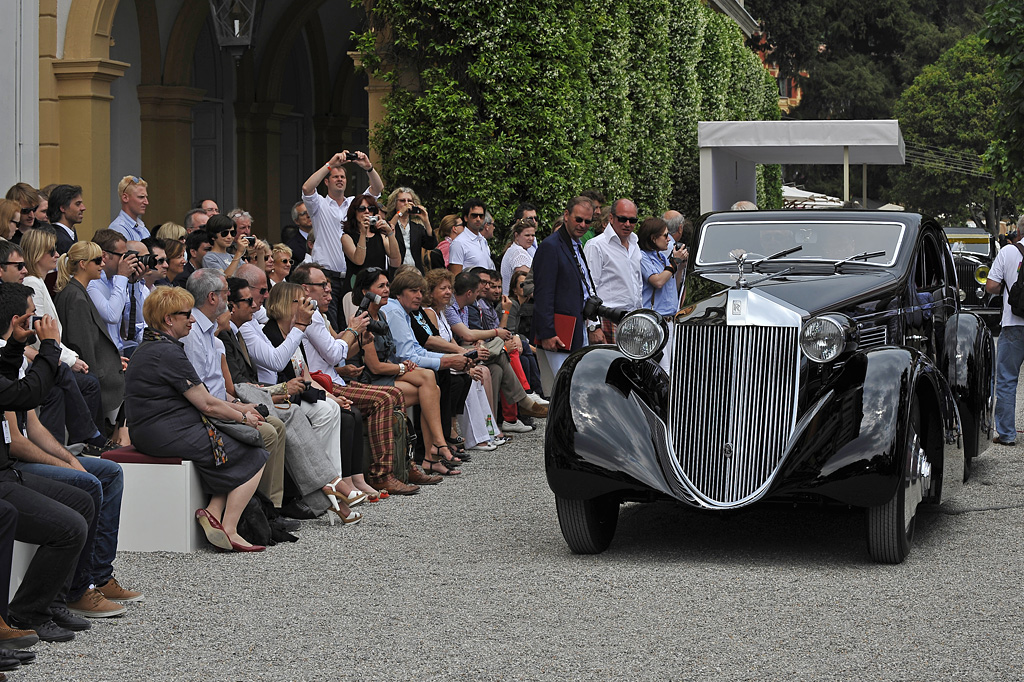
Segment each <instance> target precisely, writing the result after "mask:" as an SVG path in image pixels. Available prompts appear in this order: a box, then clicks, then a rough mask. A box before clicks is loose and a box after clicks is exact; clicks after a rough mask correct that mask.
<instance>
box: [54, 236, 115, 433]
mask: <svg viewBox="0 0 1024 682" xmlns="http://www.w3.org/2000/svg"><path fill="white" fill-rule="evenodd" d="M103 258H104V257H103V250H102V249H100V246H99V244H97V243H95V242H76V243H75V244H74V245H72V247H71V248H70V249H68V252H67V253H65V254H64V255H62V256H61V257H60V258H59V259H58V261H57V285H56V287H55V289H56V291H57V295H56V296H55V297H54V301H53V303H54V307H55V308H56V310H57V315H58V317H59V319H60V324H61V330H62V332H61V334H62V335H61V342H62V343H63V344H64V345H65V346H67V347H68V348H70V349H71V350H73V351H75V352H76V353H78V357H79V358H81V359H82V361H83V362H85V364H86V365H88V366H89V373H90V374H92V375H93V376H95V377H96V378H97V379H99V382H100V390H101V400H102V402H103V413H104V415H105V416H106V419H107V421H110V422H111V423H114V422H116V421H118V419H117V414H118V412H119V410H120V409H121V404H122V403H123V402H124V370H125V367H126V366H127V361H126V360H123V359H122V358H121V352H120V351H119V350H118V348H117V346H116V345H115V344H114V342H113V340H111V338H110V334H109V333H108V332H107V323H106V322H105V321H104V320H103V318H102V317H100V312H99V311H98V310H97V309H96V306H95V305H93V302H92V299H91V298H89V294H88V292H87V291H86V287H87V286H89V282H91V281H93V280H95V279H99V278H100V274H101V273H102V272H103ZM120 442H124V441H123V440H121V441H120Z"/></svg>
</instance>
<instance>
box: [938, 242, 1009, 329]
mask: <svg viewBox="0 0 1024 682" xmlns="http://www.w3.org/2000/svg"><path fill="white" fill-rule="evenodd" d="M946 239H947V240H948V241H949V248H950V249H951V250H952V251H953V265H954V267H955V268H956V276H957V284H958V286H959V291H958V292H957V294H958V295H959V297H960V308H961V309H963V310H973V311H974V312H976V313H978V315H980V316H981V319H983V320H985V323H986V324H987V325H988V328H989V329H990V330H991V331H992V333H993V334H998V333H999V323H1000V320H1001V318H1002V314H1003V310H1002V308H1003V304H1002V297H1001V296H999V295H995V296H993V295H992V294H989V293H987V292H986V291H985V282H987V281H988V269H989V268H990V267H991V266H992V261H993V260H995V258H996V254H997V253H999V247H998V246H997V245H996V239H995V237H993V236H992V235H991V234H989V232H988V230H983V229H981V228H978V227H947V228H946Z"/></svg>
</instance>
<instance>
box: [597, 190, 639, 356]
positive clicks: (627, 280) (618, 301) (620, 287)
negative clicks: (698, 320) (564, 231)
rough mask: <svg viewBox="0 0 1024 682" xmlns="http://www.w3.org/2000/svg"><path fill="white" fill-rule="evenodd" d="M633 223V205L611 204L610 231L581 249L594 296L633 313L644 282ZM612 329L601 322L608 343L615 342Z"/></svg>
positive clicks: (608, 321) (608, 323) (637, 305)
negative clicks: (588, 271)
mask: <svg viewBox="0 0 1024 682" xmlns="http://www.w3.org/2000/svg"><path fill="white" fill-rule="evenodd" d="M636 223H637V213H636V204H634V203H633V202H632V201H630V200H629V199H619V200H618V201H616V202H615V203H614V204H612V216H611V229H610V230H605V231H604V232H602V233H601V234H600V235H598V236H597V237H594V238H593V239H591V240H590V241H588V242H587V244H586V246H584V247H583V252H584V253H585V254H586V256H587V264H588V265H589V266H590V274H591V276H592V277H593V279H594V285H595V286H596V287H597V295H598V296H600V297H601V300H602V301H604V304H605V305H606V306H608V307H609V308H624V309H626V310H636V309H637V308H639V307H640V305H641V300H642V296H643V279H642V277H641V275H640V256H641V254H640V246H639V244H638V242H637V236H636V234H635V233H634V232H633V228H634V227H636ZM615 326H616V325H615V323H613V322H611V321H610V320H602V321H601V328H602V330H603V331H604V338H605V341H606V342H607V343H615Z"/></svg>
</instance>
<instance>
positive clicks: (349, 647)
mask: <svg viewBox="0 0 1024 682" xmlns="http://www.w3.org/2000/svg"><path fill="white" fill-rule="evenodd" d="M1018 404H1024V401H1019V403H1018ZM1019 423H1021V424H1024V421H1021V422H1019ZM360 509H361V510H363V511H364V512H365V514H366V517H365V519H364V521H363V523H361V524H359V525H358V526H355V527H347V528H343V527H340V526H336V527H334V528H331V527H330V526H329V525H328V523H327V521H326V519H321V520H317V521H307V522H303V527H302V529H301V531H300V532H299V535H300V537H301V540H300V541H299V542H298V543H295V544H285V545H278V546H276V547H273V548H271V549H269V550H268V551H267V552H265V553H264V554H256V555H237V554H217V553H213V552H201V553H198V554H194V555H181V554H162V553H155V554H136V553H121V554H119V556H118V561H117V563H116V565H115V567H116V569H117V571H118V576H119V578H120V580H121V582H122V583H123V584H125V585H126V586H129V587H131V588H136V589H141V590H144V591H145V593H146V601H145V602H143V603H141V604H137V605H132V606H130V607H129V612H128V614H127V615H126V616H124V617H122V618H116V619H110V620H109V621H107V622H103V621H94V623H95V627H94V629H93V630H92V631H90V632H87V633H82V634H80V635H79V636H78V638H77V639H76V641H74V642H72V643H69V644H40V645H38V646H37V647H36V650H37V651H38V652H39V662H38V663H37V664H35V665H32V666H29V667H24V668H22V669H21V670H19V671H15V672H13V673H8V677H9V678H10V679H12V680H18V681H25V682H28V681H29V680H47V681H52V680H141V679H153V680H225V681H227V680H328V679H333V680H337V679H353V680H366V679H508V680H518V679H544V680H548V679H612V678H627V679H669V678H671V679H711V680H745V679H750V680H754V679H758V680H761V679H823V678H830V679H851V680H852V679H856V680H862V679H887V680H888V679H957V680H986V681H988V680H995V679H1019V678H1020V677H1021V676H1022V674H1024V651H1022V647H1021V646H1020V642H1021V635H1022V632H1024V626H1022V618H1021V610H1022V608H1021V607H1022V598H1021V585H1022V584H1024V549H1022V543H1021V541H1020V538H1021V535H1022V529H1024V447H1017V448H1006V447H993V448H991V449H989V450H988V452H986V453H985V454H984V456H983V457H982V458H981V459H980V460H978V462H977V467H976V470H975V476H974V478H973V479H972V481H971V482H970V483H969V484H968V485H967V487H966V489H965V494H964V495H962V496H961V497H960V498H959V499H958V500H957V501H956V502H955V503H954V504H950V505H948V506H944V507H943V508H941V509H939V510H937V511H934V510H933V511H927V512H924V513H923V514H922V515H921V516H920V517H919V521H918V531H917V539H916V543H915V547H914V549H913V552H912V554H911V556H910V558H909V559H908V560H907V562H906V563H904V564H903V565H900V566H881V565H877V564H874V563H872V562H871V561H870V560H869V558H868V556H867V550H866V546H865V540H864V533H865V530H864V515H863V513H862V512H859V511H856V510H854V511H849V510H842V509H840V510H825V509H818V510H815V509H811V510H808V509H792V508H771V509H757V510H756V511H750V512H746V513H741V514H737V515H733V516H727V517H709V516H703V515H698V514H694V513H691V512H688V511H686V510H684V509H682V508H679V507H676V506H674V505H671V504H656V505H648V506H639V505H630V506H628V507H624V508H623V511H622V514H621V519H620V523H619V531H618V534H617V536H616V538H615V541H614V543H613V544H612V547H611V549H610V550H609V551H607V552H606V553H604V554H602V555H599V556H592V557H578V556H573V555H571V554H570V553H569V552H568V550H567V548H566V546H565V544H564V542H563V541H562V538H561V534H560V532H559V529H558V522H557V519H556V517H555V511H554V503H553V499H552V496H551V494H550V492H549V491H548V489H547V485H546V482H545V479H544V473H543V435H542V434H541V433H532V434H525V435H521V436H519V437H517V438H516V439H515V441H514V442H513V443H512V444H510V445H507V446H505V447H502V448H499V449H498V450H497V451H495V452H493V453H481V454H480V455H479V456H477V457H476V459H475V460H474V462H473V463H472V464H470V465H467V467H466V470H465V473H464V475H462V476H460V477H458V478H452V479H448V480H446V481H444V482H443V483H442V484H441V485H439V486H435V487H433V488H426V489H425V490H424V491H423V492H422V493H421V494H419V495H417V496H415V497H412V498H405V499H396V498H392V499H391V500H388V501H385V502H382V503H377V504H373V505H364V506H363V507H360Z"/></svg>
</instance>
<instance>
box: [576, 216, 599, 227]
mask: <svg viewBox="0 0 1024 682" xmlns="http://www.w3.org/2000/svg"><path fill="white" fill-rule="evenodd" d="M573 220H575V221H576V224H577V225H589V224H590V223H592V222H594V219H593V218H591V219H590V220H587V219H586V218H581V217H579V216H578V215H574V216H573Z"/></svg>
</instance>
